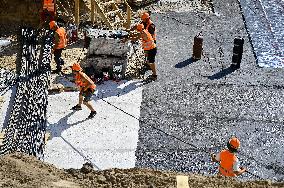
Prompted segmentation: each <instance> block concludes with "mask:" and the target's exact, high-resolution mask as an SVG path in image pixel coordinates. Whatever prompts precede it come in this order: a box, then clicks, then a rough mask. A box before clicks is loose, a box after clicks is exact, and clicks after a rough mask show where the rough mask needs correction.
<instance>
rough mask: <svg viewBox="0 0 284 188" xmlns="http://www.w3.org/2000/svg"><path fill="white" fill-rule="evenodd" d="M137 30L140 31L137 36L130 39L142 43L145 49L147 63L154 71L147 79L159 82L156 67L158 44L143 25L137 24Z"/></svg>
mask: <svg viewBox="0 0 284 188" xmlns="http://www.w3.org/2000/svg"><path fill="white" fill-rule="evenodd" d="M135 28H136V30H137V31H138V33H136V34H135V35H134V34H132V35H131V37H130V38H128V39H130V40H132V41H137V40H141V41H142V47H143V49H144V54H145V57H146V63H147V64H148V66H149V67H150V69H151V70H152V75H151V76H150V77H149V78H147V79H151V80H154V81H155V80H157V71H156V65H155V57H156V54H157V47H156V43H155V42H154V39H153V37H152V35H151V34H150V33H149V32H148V31H147V30H146V29H145V28H144V25H143V24H137V25H136V26H135Z"/></svg>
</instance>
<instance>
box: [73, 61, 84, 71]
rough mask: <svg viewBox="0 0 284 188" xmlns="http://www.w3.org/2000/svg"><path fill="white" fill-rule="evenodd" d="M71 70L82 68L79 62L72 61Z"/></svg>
mask: <svg viewBox="0 0 284 188" xmlns="http://www.w3.org/2000/svg"><path fill="white" fill-rule="evenodd" d="M71 68H72V70H74V71H80V70H82V68H81V66H80V64H79V63H74V64H73V65H72V66H71Z"/></svg>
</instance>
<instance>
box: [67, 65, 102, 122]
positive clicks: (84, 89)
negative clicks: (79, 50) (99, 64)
mask: <svg viewBox="0 0 284 188" xmlns="http://www.w3.org/2000/svg"><path fill="white" fill-rule="evenodd" d="M71 68H72V71H73V73H74V78H75V84H76V85H77V86H79V90H80V93H79V103H78V104H77V105H76V106H74V107H72V110H82V103H83V104H84V105H86V106H87V107H88V108H89V109H90V110H91V113H90V115H89V116H88V118H93V117H94V116H95V115H96V114H97V112H96V111H95V109H94V107H93V106H92V104H91V98H92V96H93V94H94V92H95V90H96V85H95V84H94V82H93V81H92V80H91V79H90V78H89V77H88V76H87V75H86V74H85V73H84V72H83V71H82V68H81V66H80V65H79V64H78V63H74V64H73V65H72V66H71Z"/></svg>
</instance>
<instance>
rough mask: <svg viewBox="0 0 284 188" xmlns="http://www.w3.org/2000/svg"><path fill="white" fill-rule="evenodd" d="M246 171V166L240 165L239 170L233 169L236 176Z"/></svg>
mask: <svg viewBox="0 0 284 188" xmlns="http://www.w3.org/2000/svg"><path fill="white" fill-rule="evenodd" d="M246 171H247V169H246V168H244V167H240V170H239V171H234V173H235V174H236V175H237V176H239V175H241V174H243V173H245V172H246Z"/></svg>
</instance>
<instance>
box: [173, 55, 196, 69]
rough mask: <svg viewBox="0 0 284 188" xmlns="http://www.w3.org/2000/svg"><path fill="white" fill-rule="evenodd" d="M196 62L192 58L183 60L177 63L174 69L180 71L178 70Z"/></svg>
mask: <svg viewBox="0 0 284 188" xmlns="http://www.w3.org/2000/svg"><path fill="white" fill-rule="evenodd" d="M195 61H197V60H195V59H193V58H192V57H191V58H189V59H187V60H184V61H182V62H179V63H178V64H176V65H175V68H177V69H180V68H183V67H186V66H188V65H190V64H192V63H193V62H195Z"/></svg>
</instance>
